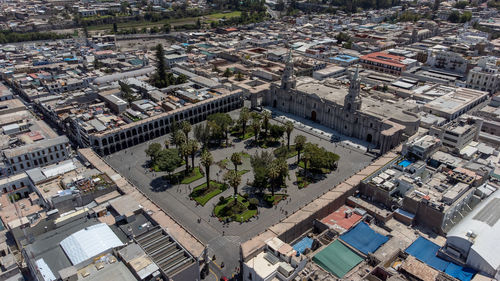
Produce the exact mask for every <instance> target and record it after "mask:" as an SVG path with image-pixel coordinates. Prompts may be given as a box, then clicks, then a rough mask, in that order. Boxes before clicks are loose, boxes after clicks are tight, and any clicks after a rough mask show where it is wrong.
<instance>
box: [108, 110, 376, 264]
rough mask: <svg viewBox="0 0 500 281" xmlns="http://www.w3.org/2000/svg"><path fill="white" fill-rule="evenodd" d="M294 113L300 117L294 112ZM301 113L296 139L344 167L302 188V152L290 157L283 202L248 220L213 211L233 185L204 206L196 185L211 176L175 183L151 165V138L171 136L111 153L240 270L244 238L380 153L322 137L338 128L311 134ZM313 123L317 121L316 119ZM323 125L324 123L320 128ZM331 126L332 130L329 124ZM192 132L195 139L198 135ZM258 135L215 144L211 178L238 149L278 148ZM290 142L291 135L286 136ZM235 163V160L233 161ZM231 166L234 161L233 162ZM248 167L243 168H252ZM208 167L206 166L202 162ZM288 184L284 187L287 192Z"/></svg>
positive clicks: (246, 178) (246, 183)
mask: <svg viewBox="0 0 500 281" xmlns="http://www.w3.org/2000/svg"><path fill="white" fill-rule="evenodd" d="M239 111H240V110H236V111H232V112H230V115H231V117H232V118H233V119H234V120H236V119H237V118H238V115H239ZM275 115H276V116H279V117H276V118H273V119H272V120H271V121H270V123H271V124H280V122H279V121H276V120H282V119H283V117H281V116H282V115H281V114H280V113H279V112H275ZM288 118H294V117H292V116H289V117H288ZM302 122H307V121H306V120H301V119H300V118H296V119H295V122H294V123H295V128H294V130H293V131H292V134H291V139H292V140H293V139H294V138H295V136H297V135H303V136H305V137H306V138H307V141H308V142H311V143H313V144H318V145H319V146H320V147H324V148H325V149H327V150H328V151H331V152H334V153H335V154H338V155H339V156H340V160H339V162H338V168H337V170H336V171H333V172H331V173H329V174H327V175H325V178H324V179H322V180H320V181H319V182H316V183H311V184H310V185H308V186H307V187H306V188H305V189H299V188H298V186H297V185H296V184H295V183H296V181H297V178H296V171H298V169H300V168H299V167H297V165H295V163H296V161H297V157H296V156H295V157H291V158H288V159H287V163H288V164H289V167H290V171H289V177H288V178H287V179H286V186H287V188H286V194H287V195H288V197H287V199H286V200H283V201H281V202H279V203H278V204H277V205H276V206H274V207H269V206H259V208H258V215H257V216H256V217H254V218H252V219H251V220H250V221H248V222H245V223H238V222H230V223H224V222H220V221H219V220H218V219H217V218H216V217H214V216H212V212H213V209H214V205H215V204H216V203H217V202H218V198H219V197H220V196H224V197H228V196H231V195H232V194H233V189H232V188H228V189H226V190H225V191H223V192H222V193H221V194H219V195H217V196H215V197H214V198H212V199H211V200H210V201H208V202H207V203H206V204H205V205H204V206H201V205H199V204H196V202H195V201H193V200H191V198H190V197H189V195H190V193H191V191H192V190H193V188H195V187H197V186H199V185H201V184H203V183H205V182H206V180H205V178H204V177H203V178H200V179H198V180H196V181H194V182H192V183H190V184H179V185H175V184H169V183H168V182H167V181H166V180H164V178H163V176H165V175H166V174H167V173H166V172H152V171H150V169H149V167H148V166H147V162H148V160H149V157H148V156H147V155H146V153H145V150H146V149H147V148H148V146H149V145H150V144H151V143H155V142H156V143H160V144H163V143H164V141H165V140H166V139H167V138H170V135H165V136H162V137H160V138H157V139H154V140H151V141H149V142H145V143H142V144H139V145H137V146H133V147H130V148H128V149H127V150H123V151H119V152H117V153H115V154H112V155H110V156H107V157H105V158H104V159H105V161H107V162H108V163H109V164H110V165H111V166H113V167H114V168H115V169H116V170H117V171H119V172H120V173H121V174H123V175H127V176H126V177H127V178H128V180H129V181H130V182H132V183H133V184H134V185H136V186H137V187H138V188H139V189H141V190H142V192H144V193H145V194H146V195H147V196H148V197H149V198H150V199H151V200H152V201H154V202H155V203H156V204H157V205H158V206H160V207H161V208H163V209H164V210H165V211H166V212H167V213H168V214H169V215H170V216H171V217H172V218H174V219H175V220H176V221H178V222H180V223H182V224H183V226H184V227H186V228H187V229H188V230H189V231H190V232H191V233H193V235H195V236H196V237H197V238H198V239H200V240H201V241H202V242H203V243H204V244H205V245H208V248H209V249H210V250H209V252H210V253H211V254H212V253H213V254H215V255H216V256H217V257H218V258H217V262H218V263H221V262H224V263H225V265H226V268H227V269H228V270H229V269H234V267H236V266H238V258H239V257H238V253H239V243H241V242H244V241H246V240H248V239H250V238H251V237H253V236H255V235H257V234H259V233H261V232H262V231H264V230H265V229H267V228H268V227H269V226H272V225H274V224H276V223H278V222H279V221H280V220H282V219H283V218H285V217H287V216H288V215H290V214H292V213H293V212H295V211H296V210H298V209H300V208H301V207H303V206H304V205H306V204H307V203H309V202H311V201H312V200H314V199H316V198H317V197H319V196H321V195H322V194H324V193H325V192H327V191H329V190H330V189H331V188H333V187H334V186H336V185H337V184H339V183H341V182H343V181H344V180H345V179H347V178H349V177H350V176H351V175H352V174H354V173H356V172H357V171H359V170H361V169H363V168H364V167H366V166H367V165H368V164H369V163H370V162H371V161H372V159H373V158H374V155H372V154H368V153H366V149H365V148H364V146H363V145H362V144H360V145H354V144H353V140H352V139H345V137H343V136H341V135H338V136H337V137H335V138H334V139H335V140H337V141H338V142H332V141H331V140H330V139H327V138H324V137H322V136H324V135H328V134H334V132H333V131H329V132H325V133H324V134H321V133H319V134H318V132H317V131H315V132H313V133H309V132H308V131H307V130H301V129H300V128H302V127H304V125H303V123H302ZM310 125H313V124H310ZM320 128H321V127H320ZM325 130H327V129H326V128H325ZM192 134H193V133H192V132H191V133H190V138H192V137H193V135H192ZM252 140H253V138H249V139H247V140H240V139H238V138H235V137H233V136H231V137H230V142H231V143H232V146H230V147H228V148H217V149H211V150H210V152H211V154H212V156H213V160H214V161H213V162H214V164H213V165H212V166H211V168H210V178H211V180H213V181H217V182H223V174H224V172H225V169H223V168H222V167H219V165H217V164H216V163H218V162H221V161H223V160H224V159H229V158H230V157H231V154H232V153H233V152H245V153H247V154H249V155H254V154H255V153H257V152H259V153H260V151H264V150H267V151H269V152H272V151H273V150H274V149H276V148H275V147H270V148H266V149H263V148H260V147H255V146H252V145H251V142H252ZM285 143H286V136H285ZM229 163H230V161H229ZM195 166H200V157H199V153H198V155H197V156H196V158H195ZM229 166H231V165H229ZM247 168H248V167H243V168H242V169H247ZM184 169H185V168H184V166H181V167H179V168H177V169H176V170H175V172H180V171H183V170H184ZM201 169H203V167H201ZM252 181H253V171H252V170H251V168H250V171H249V172H247V173H245V174H243V175H242V181H241V185H240V187H239V193H240V194H245V193H249V194H251V193H252V189H253V187H252V186H251V185H250V183H251V182H252ZM283 192H284V189H281V190H279V193H283Z"/></svg>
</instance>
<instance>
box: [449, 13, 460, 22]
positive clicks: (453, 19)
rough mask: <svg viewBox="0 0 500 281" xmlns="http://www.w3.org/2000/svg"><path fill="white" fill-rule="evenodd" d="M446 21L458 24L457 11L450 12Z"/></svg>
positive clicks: (458, 16) (458, 15)
mask: <svg viewBox="0 0 500 281" xmlns="http://www.w3.org/2000/svg"><path fill="white" fill-rule="evenodd" d="M448 21H449V22H453V23H457V22H460V13H459V12H458V11H452V12H451V13H450V15H449V16H448Z"/></svg>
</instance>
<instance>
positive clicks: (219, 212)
mask: <svg viewBox="0 0 500 281" xmlns="http://www.w3.org/2000/svg"><path fill="white" fill-rule="evenodd" d="M233 201H234V197H233V196H229V197H226V198H224V200H223V201H222V202H219V203H218V204H217V205H216V206H215V208H214V214H215V216H217V217H218V218H219V219H221V220H226V219H231V220H233V221H237V222H246V221H248V220H249V219H250V218H252V217H253V216H255V215H256V214H257V209H255V210H250V209H249V208H248V207H249V206H250V203H249V202H248V200H246V199H245V198H243V196H241V195H239V194H238V203H239V204H238V211H237V212H236V213H234V212H232V211H230V210H229V207H228V205H230V203H231V202H233ZM231 208H232V207H231ZM232 209H233V208H232Z"/></svg>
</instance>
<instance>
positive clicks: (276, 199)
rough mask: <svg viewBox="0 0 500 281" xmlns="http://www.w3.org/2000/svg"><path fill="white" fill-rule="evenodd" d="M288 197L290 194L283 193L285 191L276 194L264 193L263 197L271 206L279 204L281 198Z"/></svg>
mask: <svg viewBox="0 0 500 281" xmlns="http://www.w3.org/2000/svg"><path fill="white" fill-rule="evenodd" d="M287 197H288V195H286V194H283V193H275V194H274V196H273V195H272V194H264V196H263V198H262V199H264V201H265V202H266V203H267V204H268V205H270V206H274V205H278V203H279V202H280V201H281V200H285V199H286V198H287Z"/></svg>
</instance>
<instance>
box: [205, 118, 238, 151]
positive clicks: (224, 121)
mask: <svg viewBox="0 0 500 281" xmlns="http://www.w3.org/2000/svg"><path fill="white" fill-rule="evenodd" d="M207 120H208V121H210V122H213V123H215V124H217V125H218V126H219V127H220V128H221V130H222V132H223V133H224V137H225V139H226V146H228V145H229V129H230V128H231V126H232V125H233V123H234V122H233V119H232V118H231V116H230V115H229V114H227V113H214V114H210V115H209V116H208V117H207Z"/></svg>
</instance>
